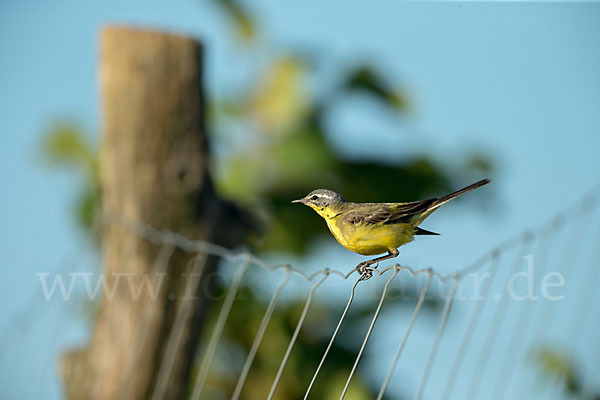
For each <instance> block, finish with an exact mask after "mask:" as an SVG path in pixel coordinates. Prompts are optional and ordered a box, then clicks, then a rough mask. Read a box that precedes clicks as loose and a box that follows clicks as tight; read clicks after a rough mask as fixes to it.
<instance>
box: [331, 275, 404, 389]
mask: <svg viewBox="0 0 600 400" xmlns="http://www.w3.org/2000/svg"><path fill="white" fill-rule="evenodd" d="M399 271H400V269H399V267H398V266H396V267H394V272H393V273H392V276H390V278H389V279H388V280H387V282H386V283H385V286H384V287H383V291H382V292H381V297H380V299H379V304H378V305H377V309H376V310H375V314H373V319H372V320H371V325H369V329H368V330H367V333H366V334H365V338H364V340H363V343H362V345H361V346H360V350H359V351H358V354H357V356H356V360H355V361H354V365H353V366H352V370H351V371H350V375H349V376H348V379H347V380H346V385H345V386H344V390H343V391H342V394H341V396H340V400H343V399H344V397H345V396H346V392H347V391H348V387H349V386H350V381H351V380H352V377H353V376H354V372H355V371H356V367H357V366H358V362H359V361H360V358H361V356H362V354H363V351H364V350H365V346H366V345H367V341H368V340H369V337H370V336H371V332H372V331H373V327H374V326H375V322H377V317H379V312H380V311H381V306H382V305H383V300H385V295H386V293H387V290H388V286H390V283H392V280H393V279H394V278H395V277H396V275H398V272H399Z"/></svg>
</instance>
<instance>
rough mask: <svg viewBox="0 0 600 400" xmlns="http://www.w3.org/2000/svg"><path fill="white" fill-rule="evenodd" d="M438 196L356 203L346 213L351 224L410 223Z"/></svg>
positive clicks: (429, 206)
mask: <svg viewBox="0 0 600 400" xmlns="http://www.w3.org/2000/svg"><path fill="white" fill-rule="evenodd" d="M436 200H437V198H432V199H428V200H422V201H413V202H410V203H362V204H361V203H354V204H353V207H352V208H351V209H350V211H348V212H347V213H346V215H344V219H345V220H346V221H347V222H349V223H351V224H359V223H360V224H394V223H402V222H403V223H409V222H411V220H412V219H413V217H415V216H417V215H420V214H422V213H424V212H425V211H427V210H429V209H430V208H431V206H432V205H433V204H434V203H435V201H436Z"/></svg>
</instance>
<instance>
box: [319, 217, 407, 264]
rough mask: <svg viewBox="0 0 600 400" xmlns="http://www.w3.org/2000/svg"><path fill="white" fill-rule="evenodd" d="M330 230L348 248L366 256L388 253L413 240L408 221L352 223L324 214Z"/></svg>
mask: <svg viewBox="0 0 600 400" xmlns="http://www.w3.org/2000/svg"><path fill="white" fill-rule="evenodd" d="M323 218H324V219H325V221H326V222H327V226H328V227H329V230H330V231H331V233H332V234H333V236H334V237H335V238H336V240H337V241H338V242H340V244H341V245H342V246H344V247H345V248H347V249H348V250H351V251H353V252H355V253H358V254H362V255H365V256H370V255H375V254H381V253H386V252H388V251H390V250H393V249H397V248H398V247H400V246H402V245H403V244H405V243H408V242H410V241H412V240H413V236H414V231H413V227H412V226H411V225H410V224H407V223H396V224H364V223H358V224H352V223H350V222H347V221H344V220H343V219H338V218H328V217H325V216H323Z"/></svg>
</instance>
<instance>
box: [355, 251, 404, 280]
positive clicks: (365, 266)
mask: <svg viewBox="0 0 600 400" xmlns="http://www.w3.org/2000/svg"><path fill="white" fill-rule="evenodd" d="M398 254H400V252H399V251H398V249H394V250H390V251H388V254H386V255H385V256H381V257H377V258H374V259H372V260H367V261H363V262H361V263H360V264H358V266H357V267H356V271H357V272H358V273H359V274H360V276H361V280H363V281H366V280H367V279H369V278H371V277H372V276H373V272H372V271H373V269H375V268H377V267H375V268H371V265H373V264H378V263H379V262H380V261H383V260H389V259H390V258H394V257H398Z"/></svg>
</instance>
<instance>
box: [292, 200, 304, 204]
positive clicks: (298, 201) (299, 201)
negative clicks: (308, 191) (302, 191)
mask: <svg viewBox="0 0 600 400" xmlns="http://www.w3.org/2000/svg"><path fill="white" fill-rule="evenodd" d="M291 202H292V203H300V204H305V203H306V202H305V201H304V199H298V200H292V201H291Z"/></svg>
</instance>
